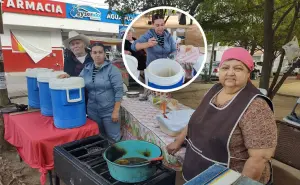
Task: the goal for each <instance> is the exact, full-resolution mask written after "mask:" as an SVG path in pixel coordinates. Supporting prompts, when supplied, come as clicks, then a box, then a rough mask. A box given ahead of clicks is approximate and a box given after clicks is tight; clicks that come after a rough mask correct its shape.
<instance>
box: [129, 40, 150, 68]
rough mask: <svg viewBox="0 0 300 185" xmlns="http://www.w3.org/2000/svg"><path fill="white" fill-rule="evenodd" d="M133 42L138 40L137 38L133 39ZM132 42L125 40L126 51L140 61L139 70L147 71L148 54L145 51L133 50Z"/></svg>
mask: <svg viewBox="0 0 300 185" xmlns="http://www.w3.org/2000/svg"><path fill="white" fill-rule="evenodd" d="M132 39H133V40H136V38H134V37H133V38H132ZM131 44H132V43H131V42H130V41H129V40H127V39H126V40H125V48H124V49H125V50H127V51H130V53H131V55H132V56H134V57H135V58H136V59H137V60H138V70H144V69H146V60H147V57H146V52H145V51H144V50H140V51H134V50H132V49H131Z"/></svg>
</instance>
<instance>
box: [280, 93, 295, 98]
mask: <svg viewBox="0 0 300 185" xmlns="http://www.w3.org/2000/svg"><path fill="white" fill-rule="evenodd" d="M276 95H279V96H285V97H290V98H299V97H300V96H295V95H289V94H282V93H276Z"/></svg>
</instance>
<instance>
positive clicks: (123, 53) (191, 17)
mask: <svg viewBox="0 0 300 185" xmlns="http://www.w3.org/2000/svg"><path fill="white" fill-rule="evenodd" d="M160 9H168V10H176V11H177V12H180V13H183V14H185V15H186V16H188V17H189V18H190V19H192V20H193V22H194V23H195V24H196V25H197V26H198V28H199V30H200V32H201V34H202V37H203V42H204V50H205V51H204V52H205V53H204V57H203V61H202V64H201V66H200V69H199V70H198V72H197V74H196V75H195V76H194V77H193V78H192V79H190V80H189V81H188V82H187V83H185V84H183V85H181V86H180V87H176V88H172V89H156V88H153V87H150V86H147V85H146V84H145V83H142V82H141V81H140V80H139V79H138V78H136V77H135V76H134V75H133V74H132V73H131V71H130V69H129V67H128V66H127V62H126V59H125V58H126V57H125V51H124V46H125V41H126V36H127V33H128V32H129V30H130V28H131V27H132V25H133V24H134V22H135V21H137V20H138V19H139V18H140V17H142V16H143V15H145V14H146V13H148V12H151V11H154V10H160ZM206 58H207V40H206V36H205V33H204V31H203V29H202V27H201V26H200V24H199V23H198V21H197V20H196V19H195V18H194V17H193V16H191V15H190V14H189V13H187V12H185V11H183V10H180V9H178V8H175V7H170V6H159V7H155V8H150V9H148V10H146V11H144V12H142V13H141V14H139V15H138V16H137V17H135V18H134V20H132V21H131V23H130V24H129V25H128V26H127V29H126V31H125V33H124V35H123V41H122V59H123V62H124V65H125V67H126V70H127V72H128V73H129V74H130V76H131V77H132V78H133V79H134V80H135V81H136V82H137V83H139V84H140V85H141V86H143V87H144V88H146V89H150V90H152V91H157V92H164V93H170V92H174V91H178V90H180V89H183V88H185V87H187V86H188V85H190V84H191V83H193V82H194V81H195V80H196V78H198V76H199V75H200V73H201V71H202V69H203V66H204V64H205V63H206Z"/></svg>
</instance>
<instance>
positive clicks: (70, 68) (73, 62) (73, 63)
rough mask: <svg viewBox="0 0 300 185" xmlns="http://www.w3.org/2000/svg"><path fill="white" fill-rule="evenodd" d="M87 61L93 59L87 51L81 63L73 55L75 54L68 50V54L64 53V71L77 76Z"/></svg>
mask: <svg viewBox="0 0 300 185" xmlns="http://www.w3.org/2000/svg"><path fill="white" fill-rule="evenodd" d="M88 63H93V59H92V57H91V56H90V54H89V53H88V54H87V56H86V58H85V61H84V63H83V64H82V63H81V62H80V61H79V60H78V59H77V58H76V57H75V55H74V54H73V53H72V52H70V53H69V54H68V55H65V62H64V72H66V73H68V74H69V75H70V76H79V74H80V72H81V71H82V69H83V68H84V66H85V65H86V64H88Z"/></svg>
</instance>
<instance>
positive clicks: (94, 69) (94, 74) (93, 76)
mask: <svg viewBox="0 0 300 185" xmlns="http://www.w3.org/2000/svg"><path fill="white" fill-rule="evenodd" d="M101 67H102V65H101V66H99V67H96V66H95V65H94V68H93V74H92V80H93V82H95V76H96V74H97V72H98V71H99V70H100V69H101Z"/></svg>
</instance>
